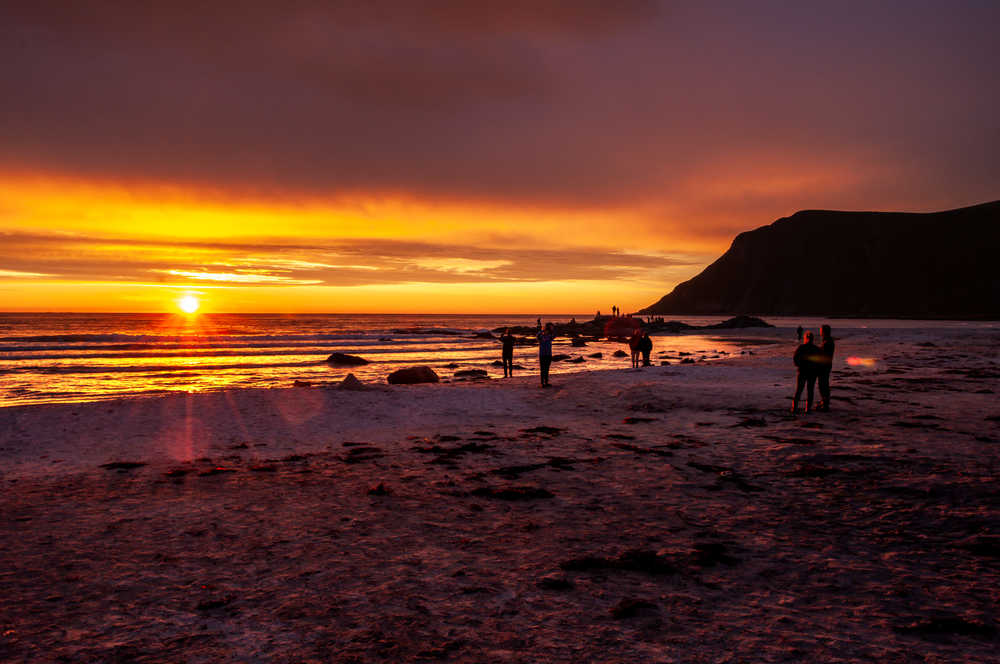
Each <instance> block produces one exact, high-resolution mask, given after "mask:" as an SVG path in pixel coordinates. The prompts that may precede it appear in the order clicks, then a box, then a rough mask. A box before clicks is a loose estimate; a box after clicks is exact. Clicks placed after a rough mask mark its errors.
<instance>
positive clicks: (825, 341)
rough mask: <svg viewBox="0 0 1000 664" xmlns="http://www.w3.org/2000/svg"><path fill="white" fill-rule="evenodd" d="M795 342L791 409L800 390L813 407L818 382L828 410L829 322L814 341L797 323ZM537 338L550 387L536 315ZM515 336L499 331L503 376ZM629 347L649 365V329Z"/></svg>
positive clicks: (548, 339) (509, 372)
mask: <svg viewBox="0 0 1000 664" xmlns="http://www.w3.org/2000/svg"><path fill="white" fill-rule="evenodd" d="M796 334H797V335H798V340H799V342H800V343H799V346H798V348H796V349H795V355H794V356H793V357H792V361H793V362H794V363H795V366H796V367H797V369H798V372H797V375H796V380H795V396H794V397H793V399H792V413H797V412H798V410H799V401H800V400H801V398H802V392H803V390H805V392H806V412H807V413H808V412H811V411H812V410H813V397H814V393H815V388H816V383H817V382H818V383H819V398H820V400H819V403H818V404H816V408H815V410H817V411H821V412H828V411H829V410H830V372H831V371H832V370H833V353H834V349H835V342H834V339H833V335H832V334H831V331H830V326H829V325H822V326H820V334H821V339H820V344H819V345H818V346H817V345H816V344H815V343H814V337H813V333H812V332H811V331H809V330H803V329H802V327H801V326H799V328H798V329H797V330H796ZM536 337H537V338H538V368H539V377H540V379H541V385H542V387H550V384H549V369H550V368H551V366H552V341H553V340H554V339H555V338H556V333H555V327H554V326H553V325H552V323H546V324H545V327H544V328H543V327H542V320H541V319H540V318H539V319H538V327H537V332H536ZM515 343H516V337H514V335H513V334H512V333H511V331H510V328H507V329H506V330H504V333H503V334H502V335H500V347H501V353H500V357H501V362H502V363H503V375H504V378H511V377H513V376H514V345H515ZM628 344H629V349H630V350H631V351H632V368H633V369H638V368H639V366H640V365H639V361H640V360H639V358H640V354H641V357H642V366H644V367H648V366H650V355H651V353H652V352H653V340H652V339H651V338H650V337H649V332H648V331H647V330H643V329H641V328H636V330H635V332H634V333H633V334H632V337H631V338H630V339H629V342H628Z"/></svg>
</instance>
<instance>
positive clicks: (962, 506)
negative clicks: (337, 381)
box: [0, 331, 1000, 662]
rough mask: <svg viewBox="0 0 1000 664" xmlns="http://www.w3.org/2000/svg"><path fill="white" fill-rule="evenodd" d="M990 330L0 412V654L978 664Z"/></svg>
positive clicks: (999, 584)
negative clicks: (502, 375) (546, 370)
mask: <svg viewBox="0 0 1000 664" xmlns="http://www.w3.org/2000/svg"><path fill="white" fill-rule="evenodd" d="M656 341H657V350H660V348H661V347H663V346H664V345H669V340H668V339H663V340H656ZM998 341H1000V334H997V333H996V332H994V331H988V332H979V333H976V334H971V335H970V334H963V333H961V332H959V331H956V332H952V333H949V334H937V335H936V336H933V337H930V336H926V335H922V334H921V333H920V332H919V331H911V332H910V333H908V334H907V335H902V336H900V335H899V334H895V335H893V334H890V333H888V332H879V331H871V332H855V333H853V334H852V335H850V336H848V337H846V338H844V339H842V340H841V341H840V342H839V345H838V360H839V361H838V366H839V367H840V368H838V370H837V371H835V373H834V377H833V384H834V404H833V405H834V410H833V411H832V412H830V413H815V414H810V415H799V416H791V415H789V414H788V406H789V397H790V393H791V390H792V387H793V383H794V376H793V373H792V367H791V364H790V361H789V359H788V357H789V356H790V354H791V350H792V348H791V346H789V347H782V346H780V345H777V344H773V345H768V346H761V347H757V348H756V349H755V354H754V355H753V356H744V357H742V358H740V359H732V360H725V361H720V362H714V363H696V364H686V365H677V364H672V365H670V366H666V367H652V368H647V369H642V370H634V371H633V370H628V369H623V370H620V371H601V372H581V373H579V374H572V375H563V376H557V377H554V378H553V382H555V383H556V386H555V387H554V388H552V389H549V390H541V389H539V388H538V387H537V385H536V378H535V377H534V376H523V377H517V378H515V379H513V380H506V381H505V380H489V381H482V382H468V383H462V384H448V385H424V386H408V387H403V386H396V387H387V386H382V387H379V388H376V389H371V390H366V391H362V392H352V391H341V390H334V389H328V388H324V387H303V388H290V389H276V390H243V391H230V392H220V393H213V394H193V395H176V396H169V397H163V398H155V399H135V400H125V401H116V402H105V403H93V404H71V405H50V406H34V407H15V408H4V409H0V469H2V473H3V474H2V476H0V482H2V483H3V488H4V491H3V494H2V497H0V597H2V598H3V600H2V601H0V633H2V636H0V660H4V661H25V662H27V661H32V662H36V661H39V662H46V661H70V662H76V661H80V662H89V661H109V662H125V661H135V662H167V661H170V662H174V661H186V662H218V661H246V662H301V661H316V662H326V661H333V662H369V661H390V662H400V661H456V662H539V661H546V662H549V661H551V662H584V661H602V662H621V661H631V662H640V661H641V662H674V661H677V662H747V661H762V662H785V661H829V662H837V661H859V660H875V661H915V662H924V661H926V662H954V661H968V662H989V661H996V659H995V657H996V655H995V653H996V651H997V648H998V645H1000V625H998V622H997V620H998V617H1000V615H998V611H997V609H998V598H1000V590H998V588H1000V563H998V557H1000V484H998V482H997V478H998V470H1000V468H998V461H1000V453H998V451H1000V406H998V405H997V395H996V392H997V390H998V389H1000V380H998V379H1000V358H998V354H997V352H996V350H995V349H996V348H997V347H998V346H997V342H998ZM850 355H854V356H858V357H871V358H876V359H877V362H876V364H875V366H874V367H872V368H868V367H864V366H859V367H854V368H852V367H847V366H844V365H843V362H842V361H843V359H844V358H846V357H847V356H850ZM624 362H627V360H625V361H624ZM108 464H110V466H108V467H101V466H102V465H106V466H107V465H108ZM135 464H142V465H135Z"/></svg>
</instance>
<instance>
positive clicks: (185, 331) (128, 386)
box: [0, 314, 965, 406]
mask: <svg viewBox="0 0 1000 664" xmlns="http://www.w3.org/2000/svg"><path fill="white" fill-rule="evenodd" d="M575 317H576V319H577V320H579V321H581V322H582V321H585V320H589V319H590V318H591V315H577V316H575ZM535 318H536V317H535V316H524V315H521V316H517V315H508V316H499V315H479V316H470V315H368V314H354V315H312V314H301V315H276V314H203V315H198V316H182V315H172V314H0V406H12V405H19V404H30V403H47V402H71V401H95V400H101V399H108V398H116V397H121V396H138V395H149V394H161V393H166V392H172V391H202V390H212V389H222V388H241V387H275V386H289V385H291V384H292V383H293V382H294V381H296V380H301V381H309V382H329V381H334V380H339V379H342V378H343V377H344V376H345V375H347V374H348V373H354V374H355V375H356V376H358V378H360V379H362V380H367V381H384V379H385V376H386V375H388V374H389V373H390V372H392V371H394V370H396V369H398V368H400V367H405V366H412V365H416V364H428V365H430V366H432V367H434V368H435V369H436V370H437V371H438V373H439V374H440V375H441V376H442V377H443V378H447V377H450V376H451V375H452V374H453V373H454V371H457V370H459V369H467V368H481V369H486V370H487V371H489V372H490V375H491V376H502V375H503V372H502V369H501V368H500V367H494V366H492V362H494V361H496V360H498V359H499V355H500V351H499V344H498V342H496V341H494V340H491V339H483V338H476V337H475V336H474V334H475V333H476V332H482V331H485V330H492V329H494V328H496V327H499V326H502V325H534V323H535ZM542 318H543V320H546V321H547V320H553V321H557V322H566V321H569V320H570V318H571V315H546V316H543V317H542ZM682 320H684V322H687V323H690V324H693V325H704V324H707V323H715V322H718V321H720V320H722V317H718V316H712V317H697V318H685V319H682ZM771 322H772V323H774V324H776V325H778V326H779V328H778V329H776V330H754V331H740V334H739V335H738V336H739V337H741V339H737V338H732V339H729V338H726V337H725V335H715V334H700V333H699V334H691V333H688V334H683V335H671V336H666V337H658V338H654V345H655V348H654V351H655V352H657V354H658V353H659V352H662V351H665V350H666V351H669V352H670V353H671V356H670V357H671V358H674V359H675V358H676V357H679V354H681V353H690V354H692V355H693V356H695V357H698V358H701V357H705V358H706V359H715V358H723V357H729V356H731V355H733V354H738V353H740V351H741V350H742V349H743V348H745V346H746V344H747V341H746V337H747V336H748V335H749V336H750V338H751V339H752V340H754V339H756V340H759V341H760V342H761V343H766V342H767V341H768V339H771V340H773V339H785V338H786V337H787V336H788V333H787V330H790V329H793V328H794V327H795V326H796V325H798V324H799V323H803V324H805V325H807V326H811V327H815V328H818V321H810V320H792V319H773V320H771ZM836 325H837V327H838V329H844V328H845V327H869V326H872V327H893V326H895V327H905V328H912V327H915V326H921V325H925V326H926V325H931V326H935V327H941V326H962V325H965V323H948V322H933V323H927V322H919V321H861V320H859V321H845V320H838V321H837V322H836ZM620 348H622V344H620V343H614V342H596V343H590V344H588V346H587V347H586V348H572V347H570V345H569V340H568V339H560V340H557V342H556V344H555V349H554V352H556V353H566V354H569V355H572V356H573V357H579V356H583V357H585V358H586V362H584V363H582V364H572V363H565V362H561V363H556V364H554V365H553V367H552V371H553V373H563V372H568V371H580V370H582V369H608V368H624V367H627V366H629V364H628V359H627V358H626V359H621V358H614V357H612V356H611V354H612V353H613V352H614V351H615V350H618V349H620ZM333 352H342V353H350V354H354V355H360V356H362V357H364V358H365V359H367V360H369V361H370V362H371V364H369V365H366V366H361V367H350V368H343V367H331V366H330V365H328V364H327V363H326V361H325V360H326V358H327V356H329V355H330V354H331V353H333ZM596 352H601V353H603V355H604V357H603V358H602V359H593V358H587V357H586V356H588V355H590V354H592V353H596ZM514 361H515V363H516V364H520V365H522V366H524V371H523V372H522V373H528V372H537V366H538V362H537V350H536V349H535V348H533V347H530V346H529V347H524V348H517V349H516V350H515V360H514Z"/></svg>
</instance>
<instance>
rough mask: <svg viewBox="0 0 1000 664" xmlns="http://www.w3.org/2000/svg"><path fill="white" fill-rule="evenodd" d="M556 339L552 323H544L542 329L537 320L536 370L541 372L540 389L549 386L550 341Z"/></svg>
mask: <svg viewBox="0 0 1000 664" xmlns="http://www.w3.org/2000/svg"><path fill="white" fill-rule="evenodd" d="M555 338H556V333H555V330H554V329H553V327H552V323H546V324H545V329H544V330H543V329H542V321H541V319H538V369H539V371H540V372H541V379H542V387H548V386H549V367H551V366H552V340H553V339H555Z"/></svg>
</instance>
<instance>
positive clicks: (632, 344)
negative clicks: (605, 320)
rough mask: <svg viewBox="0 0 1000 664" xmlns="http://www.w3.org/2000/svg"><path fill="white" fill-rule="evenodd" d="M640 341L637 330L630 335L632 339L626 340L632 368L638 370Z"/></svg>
mask: <svg viewBox="0 0 1000 664" xmlns="http://www.w3.org/2000/svg"><path fill="white" fill-rule="evenodd" d="M641 341H642V337H641V336H639V330H636V331H635V332H633V333H632V337H631V338H630V339H629V340H628V347H629V350H631V351H632V368H633V369H638V368H639V343H640V342H641Z"/></svg>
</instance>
